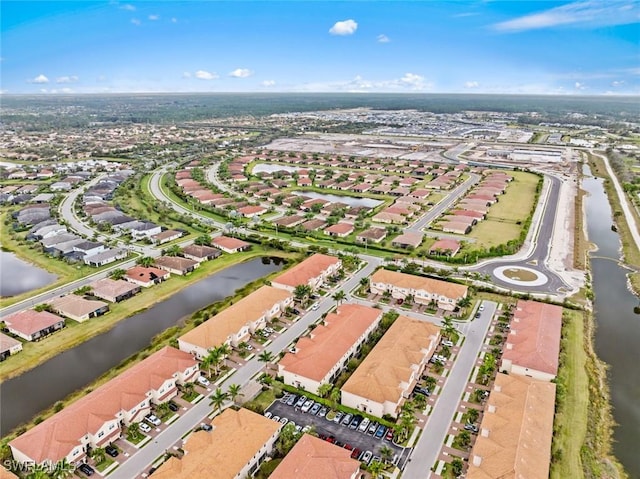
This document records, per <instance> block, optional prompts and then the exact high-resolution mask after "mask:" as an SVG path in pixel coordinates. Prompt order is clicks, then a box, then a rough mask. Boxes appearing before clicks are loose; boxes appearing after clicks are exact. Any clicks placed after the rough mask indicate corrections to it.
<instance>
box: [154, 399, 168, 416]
mask: <svg viewBox="0 0 640 479" xmlns="http://www.w3.org/2000/svg"><path fill="white" fill-rule="evenodd" d="M156 411H157V413H158V416H160V417H163V416H166V415H167V414H168V413H169V412H170V411H171V409H169V403H168V402H163V403H160V404H158V407H157V408H156Z"/></svg>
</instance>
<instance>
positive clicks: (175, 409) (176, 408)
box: [169, 401, 180, 412]
mask: <svg viewBox="0 0 640 479" xmlns="http://www.w3.org/2000/svg"><path fill="white" fill-rule="evenodd" d="M169 409H171V410H172V411H173V412H177V411H178V409H180V406H178V405H177V404H176V403H174V402H173V401H169Z"/></svg>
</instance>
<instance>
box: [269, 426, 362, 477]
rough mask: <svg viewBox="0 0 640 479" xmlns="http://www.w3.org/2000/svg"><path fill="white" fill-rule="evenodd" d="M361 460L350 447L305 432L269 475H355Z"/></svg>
mask: <svg viewBox="0 0 640 479" xmlns="http://www.w3.org/2000/svg"><path fill="white" fill-rule="evenodd" d="M359 477H360V462H359V461H358V460H357V459H352V458H351V451H350V450H347V449H345V448H343V447H339V446H336V445H335V444H331V443H329V442H327V441H323V440H322V439H320V438H317V437H315V436H311V435H309V434H304V435H303V436H302V437H301V438H300V439H299V440H298V442H297V443H296V445H295V446H293V449H291V451H289V453H288V454H287V455H286V456H285V457H284V459H283V460H282V462H280V464H278V467H276V468H275V470H274V471H273V472H272V473H271V475H270V476H269V478H270V479H295V478H305V479H358V478H359Z"/></svg>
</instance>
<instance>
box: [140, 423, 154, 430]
mask: <svg viewBox="0 0 640 479" xmlns="http://www.w3.org/2000/svg"><path fill="white" fill-rule="evenodd" d="M138 424H139V426H138V428H139V429H140V430H141V431H142V432H151V426H149V425H148V424H147V423H144V422H139V423H138Z"/></svg>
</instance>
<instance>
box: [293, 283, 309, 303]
mask: <svg viewBox="0 0 640 479" xmlns="http://www.w3.org/2000/svg"><path fill="white" fill-rule="evenodd" d="M311 292H312V290H311V286H309V285H308V284H299V285H298V286H296V287H295V288H294V290H293V296H294V297H295V298H296V299H297V300H298V301H299V302H302V301H304V300H305V299H307V298H308V297H309V296H310V295H311Z"/></svg>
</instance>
